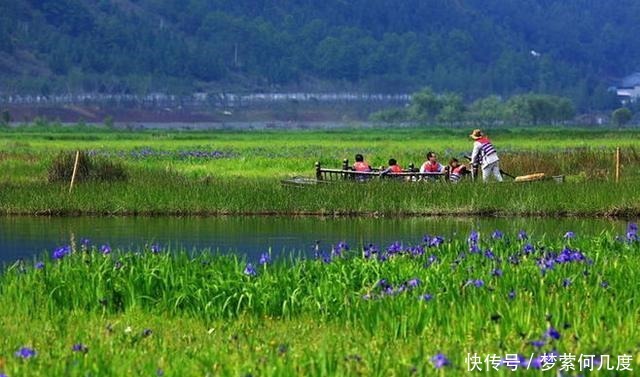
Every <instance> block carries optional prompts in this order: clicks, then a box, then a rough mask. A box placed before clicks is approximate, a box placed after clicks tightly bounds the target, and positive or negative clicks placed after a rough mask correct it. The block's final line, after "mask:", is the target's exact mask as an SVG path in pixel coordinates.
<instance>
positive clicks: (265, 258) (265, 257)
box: [258, 253, 271, 265]
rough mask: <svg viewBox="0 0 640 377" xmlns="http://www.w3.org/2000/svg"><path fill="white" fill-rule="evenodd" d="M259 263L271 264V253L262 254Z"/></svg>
mask: <svg viewBox="0 0 640 377" xmlns="http://www.w3.org/2000/svg"><path fill="white" fill-rule="evenodd" d="M258 263H259V264H260V265H264V264H267V263H271V256H270V255H269V253H262V254H260V260H259V261H258Z"/></svg>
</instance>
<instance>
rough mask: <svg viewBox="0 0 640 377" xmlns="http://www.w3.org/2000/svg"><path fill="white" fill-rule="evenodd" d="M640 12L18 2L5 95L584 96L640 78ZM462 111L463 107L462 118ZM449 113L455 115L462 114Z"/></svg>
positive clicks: (3, 51) (3, 8)
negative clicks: (638, 74) (428, 92)
mask: <svg viewBox="0 0 640 377" xmlns="http://www.w3.org/2000/svg"><path fill="white" fill-rule="evenodd" d="M638 19H640V2H637V1H635V0H616V1H610V0H606V1H589V2H586V1H583V0H519V1H504V0H456V1H450V0H349V1H344V0H324V1H320V2H319V1H308V0H293V1H287V2H278V1H267V0H120V1H110V0H98V1H90V0H38V1H36V0H13V1H2V2H0V72H2V73H0V84H2V87H3V88H4V91H5V92H30V93H33V92H36V93H37V92H41V91H42V90H44V89H45V84H46V89H47V90H49V91H54V92H63V91H64V92H66V91H68V90H72V91H93V92H99V91H105V92H127V91H129V92H150V91H157V90H167V91H173V92H176V91H181V90H183V91H193V90H208V89H211V88H227V89H228V88H240V89H246V90H273V89H274V88H303V89H311V90H313V89H314V88H327V87H330V88H359V89H361V90H369V91H382V92H412V91H415V90H418V89H420V88H421V87H424V86H427V85H428V86H431V87H432V88H433V89H434V90H435V91H437V92H446V91H450V92H457V93H464V97H465V98H464V99H465V100H474V99H478V98H480V97H484V96H486V95H489V94H497V95H501V96H511V95H515V94H521V93H529V92H539V93H548V94H554V95H565V96H569V97H571V98H572V99H573V100H574V102H575V103H576V104H577V106H578V107H579V108H580V109H600V108H611V107H612V103H611V101H610V96H609V95H608V94H607V91H606V88H607V86H608V85H610V83H611V82H612V80H613V79H615V78H619V77H622V76H624V75H626V74H628V73H630V72H633V71H635V70H638V69H639V68H640V39H638V38H634V37H633V36H634V35H640V23H638V22H637V20H638ZM449 110H450V111H455V108H450V109H449ZM449 110H448V111H449Z"/></svg>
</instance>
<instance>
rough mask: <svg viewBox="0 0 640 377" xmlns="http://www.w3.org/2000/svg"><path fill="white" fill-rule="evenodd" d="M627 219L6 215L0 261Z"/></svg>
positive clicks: (300, 248)
mask: <svg viewBox="0 0 640 377" xmlns="http://www.w3.org/2000/svg"><path fill="white" fill-rule="evenodd" d="M626 225H627V222H626V221H611V220H603V219H597V220H594V219H571V218H570V219H559V220H557V219H538V218H534V219H532V218H459V217H456V218H449V217H437V218H408V219H351V218H340V219H320V218H310V217H304V218H289V217H215V218H200V217H186V218H177V217H153V218H149V217H108V218H104V217H96V218H94V217H76V218H58V217H56V218H42V217H37V218H35V217H0V262H11V261H15V260H16V259H18V258H35V257H36V256H37V255H39V254H41V253H42V252H44V251H47V252H49V251H51V250H53V249H54V248H56V247H58V246H63V245H69V244H72V243H74V242H75V243H76V244H79V243H80V241H81V240H82V239H84V238H87V239H89V240H91V242H92V244H94V245H102V244H109V245H110V246H111V247H112V248H113V249H116V248H126V249H131V250H139V249H142V248H144V247H145V245H151V244H159V245H161V246H162V247H163V248H171V249H174V250H175V249H187V250H194V249H198V250H201V249H212V250H219V251H220V252H235V253H239V254H243V255H247V256H249V257H254V256H256V255H259V254H260V253H262V252H264V251H267V250H269V248H271V250H272V253H273V254H274V255H277V254H279V253H286V254H287V255H288V254H290V253H291V252H292V251H296V252H300V253H307V254H309V253H310V251H311V248H312V246H313V245H314V244H315V242H316V241H317V240H319V241H320V242H321V245H325V246H327V247H328V246H330V245H331V244H335V243H337V242H339V241H346V242H348V243H349V244H350V245H352V247H353V246H358V245H361V244H363V243H364V244H369V243H374V244H377V245H380V246H386V245H387V244H389V243H391V242H394V241H402V242H404V243H406V244H415V243H418V242H420V240H421V239H422V237H423V236H424V235H425V234H431V235H442V236H444V237H453V236H456V235H457V234H464V235H466V234H468V233H469V232H470V231H471V230H473V229H475V230H479V231H480V232H488V233H490V232H492V231H493V230H495V229H499V230H501V231H503V232H504V233H505V234H513V235H515V234H516V233H517V232H518V231H519V230H520V229H525V230H527V232H529V233H530V234H533V235H542V234H546V235H548V236H551V237H561V236H562V235H563V234H564V233H565V232H566V231H569V230H572V231H574V232H576V234H577V235H580V234H583V235H592V234H599V233H600V232H603V231H608V232H612V233H616V234H624V230H625V228H626Z"/></svg>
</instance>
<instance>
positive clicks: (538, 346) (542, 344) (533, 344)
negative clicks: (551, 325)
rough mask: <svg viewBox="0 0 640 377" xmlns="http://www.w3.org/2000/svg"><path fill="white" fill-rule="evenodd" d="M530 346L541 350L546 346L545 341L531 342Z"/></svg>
mask: <svg viewBox="0 0 640 377" xmlns="http://www.w3.org/2000/svg"><path fill="white" fill-rule="evenodd" d="M530 344H531V345H532V346H534V347H536V348H541V347H544V345H545V341H544V340H533V341H531V342H530Z"/></svg>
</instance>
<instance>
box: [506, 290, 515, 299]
mask: <svg viewBox="0 0 640 377" xmlns="http://www.w3.org/2000/svg"><path fill="white" fill-rule="evenodd" d="M507 297H509V300H513V299H515V298H516V291H510V292H509V294H508V295H507Z"/></svg>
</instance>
